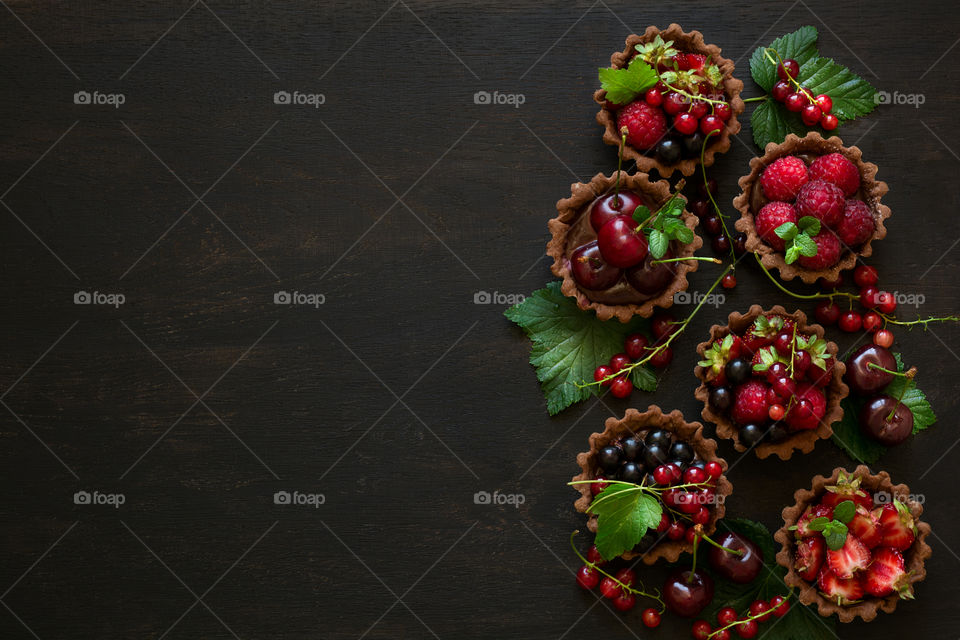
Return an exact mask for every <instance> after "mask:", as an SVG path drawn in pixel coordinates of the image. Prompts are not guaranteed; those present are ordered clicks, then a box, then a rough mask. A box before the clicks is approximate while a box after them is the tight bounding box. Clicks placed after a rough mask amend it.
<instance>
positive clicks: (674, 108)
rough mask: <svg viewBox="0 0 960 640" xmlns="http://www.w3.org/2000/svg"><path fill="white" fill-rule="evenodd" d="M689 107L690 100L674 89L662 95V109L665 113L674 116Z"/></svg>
mask: <svg viewBox="0 0 960 640" xmlns="http://www.w3.org/2000/svg"><path fill="white" fill-rule="evenodd" d="M689 108H690V102H689V101H688V100H687V99H686V98H685V97H684V96H682V95H680V94H679V93H677V92H676V91H671V92H670V93H668V94H667V95H665V96H664V97H663V110H664V111H666V112H667V115H670V116H675V115H677V114H678V113H680V112H682V111H687V110H688V109H689Z"/></svg>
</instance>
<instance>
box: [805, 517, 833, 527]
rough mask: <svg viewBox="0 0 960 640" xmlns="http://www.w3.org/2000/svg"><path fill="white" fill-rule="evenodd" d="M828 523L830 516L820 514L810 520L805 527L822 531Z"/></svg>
mask: <svg viewBox="0 0 960 640" xmlns="http://www.w3.org/2000/svg"><path fill="white" fill-rule="evenodd" d="M829 523H830V518H827V517H826V516H820V517H818V518H814V519H813V520H811V521H810V524H808V525H807V529H810V531H823V530H824V529H825V528H826V526H827V525H828V524H829Z"/></svg>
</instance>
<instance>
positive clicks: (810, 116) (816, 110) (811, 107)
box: [800, 104, 823, 127]
mask: <svg viewBox="0 0 960 640" xmlns="http://www.w3.org/2000/svg"><path fill="white" fill-rule="evenodd" d="M822 115H823V112H822V111H820V107H818V106H817V105H815V104H808V105H807V106H805V107H804V108H803V109H802V110H801V111H800V119H801V120H803V124H805V125H807V126H808V127H812V126H814V125H815V124H817V123H818V122H820V116H822Z"/></svg>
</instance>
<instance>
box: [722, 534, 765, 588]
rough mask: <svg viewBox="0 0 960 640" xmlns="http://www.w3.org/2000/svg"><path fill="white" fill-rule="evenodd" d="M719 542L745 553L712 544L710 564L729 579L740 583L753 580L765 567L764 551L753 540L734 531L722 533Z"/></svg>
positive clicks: (723, 545)
mask: <svg viewBox="0 0 960 640" xmlns="http://www.w3.org/2000/svg"><path fill="white" fill-rule="evenodd" d="M716 542H717V544H719V545H720V546H721V547H726V548H727V549H733V550H734V551H742V552H743V555H739V556H738V555H736V554H735V553H730V552H729V551H724V550H723V549H720V548H718V547H714V546H712V545H711V547H710V566H711V567H713V568H714V570H715V571H716V572H717V573H719V574H720V575H722V576H723V577H724V578H727V579H728V580H732V581H733V582H737V583H740V584H746V583H748V582H753V580H754V579H755V578H756V577H757V576H758V575H759V574H760V570H761V569H762V568H763V552H762V551H761V550H760V547H758V546H757V545H755V544H754V543H753V542H752V541H750V540H748V539H747V538H744V537H743V536H740V535H737V534H736V533H733V532H732V531H728V532H727V533H725V534H723V535H721V536H720V537H719V538H717V540H716Z"/></svg>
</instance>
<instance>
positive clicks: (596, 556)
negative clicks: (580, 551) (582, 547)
mask: <svg viewBox="0 0 960 640" xmlns="http://www.w3.org/2000/svg"><path fill="white" fill-rule="evenodd" d="M587 560H588V561H589V562H592V563H593V564H595V565H597V566H600V565H604V564H606V563H607V561H606V560H604V559H603V556H602V555H600V550H599V549H597V545H592V546H591V547H590V550H589V551H587Z"/></svg>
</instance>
